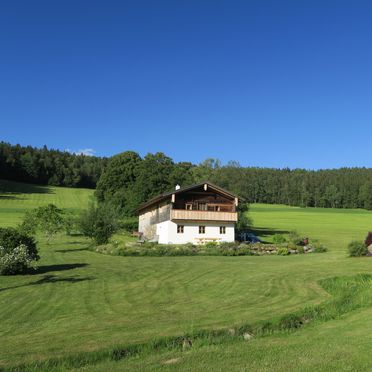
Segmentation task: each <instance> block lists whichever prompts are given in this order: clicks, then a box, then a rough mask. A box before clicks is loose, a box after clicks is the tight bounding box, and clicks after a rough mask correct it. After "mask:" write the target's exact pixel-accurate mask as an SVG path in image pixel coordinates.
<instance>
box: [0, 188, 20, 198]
mask: <svg viewBox="0 0 372 372" xmlns="http://www.w3.org/2000/svg"><path fill="white" fill-rule="evenodd" d="M1 192H2V191H1V190H0V193H1ZM14 199H20V198H17V197H16V196H13V195H0V200H14Z"/></svg>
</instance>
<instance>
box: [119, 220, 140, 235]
mask: <svg viewBox="0 0 372 372" xmlns="http://www.w3.org/2000/svg"><path fill="white" fill-rule="evenodd" d="M120 227H121V228H122V229H123V230H125V231H128V232H132V231H137V230H138V218H126V219H125V220H123V221H121V223H120Z"/></svg>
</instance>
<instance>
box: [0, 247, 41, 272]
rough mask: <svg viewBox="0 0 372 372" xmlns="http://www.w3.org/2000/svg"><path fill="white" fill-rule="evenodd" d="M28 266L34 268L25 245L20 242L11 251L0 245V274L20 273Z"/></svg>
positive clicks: (32, 260) (33, 262) (33, 261)
mask: <svg viewBox="0 0 372 372" xmlns="http://www.w3.org/2000/svg"><path fill="white" fill-rule="evenodd" d="M30 267H33V268H36V266H35V260H34V259H33V258H32V257H31V256H30V254H29V252H28V247H27V246H25V245H24V244H21V245H20V246H19V247H15V248H14V249H12V250H11V251H10V250H9V249H6V248H4V247H1V246H0V275H13V274H21V273H23V272H24V271H25V270H26V269H28V268H30Z"/></svg>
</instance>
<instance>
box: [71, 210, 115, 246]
mask: <svg viewBox="0 0 372 372" xmlns="http://www.w3.org/2000/svg"><path fill="white" fill-rule="evenodd" d="M78 224H79V227H80V230H81V232H82V233H83V234H84V235H85V236H88V237H89V238H91V239H93V240H94V241H95V243H96V244H97V245H101V244H106V243H108V240H109V239H110V238H111V236H112V235H113V234H114V233H115V232H116V231H117V230H118V215H117V212H116V210H115V209H114V208H112V207H111V206H110V205H107V204H100V205H99V206H98V207H97V206H95V205H93V204H92V205H91V206H90V208H89V209H88V210H86V211H84V212H83V213H82V214H81V216H80V219H79V222H78Z"/></svg>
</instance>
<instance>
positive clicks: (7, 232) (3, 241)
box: [0, 227, 40, 260]
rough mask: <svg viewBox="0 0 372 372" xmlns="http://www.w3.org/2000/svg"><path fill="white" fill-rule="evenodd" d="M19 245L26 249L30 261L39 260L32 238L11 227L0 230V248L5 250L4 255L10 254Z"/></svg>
mask: <svg viewBox="0 0 372 372" xmlns="http://www.w3.org/2000/svg"><path fill="white" fill-rule="evenodd" d="M21 245H24V246H26V247H27V253H28V255H29V256H30V258H31V259H33V260H38V259H39V258H40V257H39V255H38V252H37V247H36V243H35V239H34V238H33V237H31V236H29V235H27V234H24V233H23V232H20V231H19V230H16V229H14V228H12V227H8V228H0V247H3V249H5V253H11V252H12V251H13V250H14V249H15V248H17V247H19V246H21Z"/></svg>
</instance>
